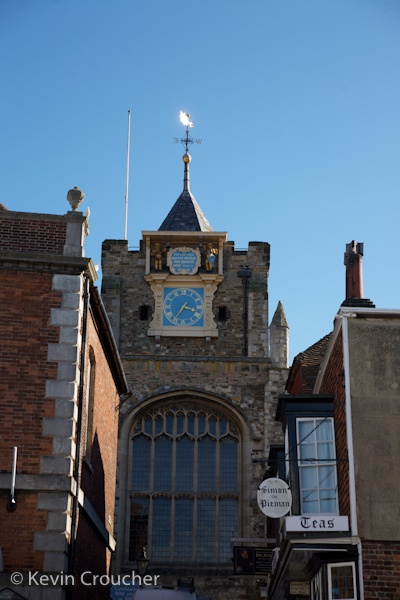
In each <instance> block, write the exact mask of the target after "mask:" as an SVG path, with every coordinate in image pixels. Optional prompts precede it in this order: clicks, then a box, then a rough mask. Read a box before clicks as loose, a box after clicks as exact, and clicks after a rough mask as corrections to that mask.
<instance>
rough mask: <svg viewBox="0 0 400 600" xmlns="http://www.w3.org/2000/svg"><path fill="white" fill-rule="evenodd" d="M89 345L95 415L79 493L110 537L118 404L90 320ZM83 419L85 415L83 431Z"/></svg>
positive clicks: (113, 503)
mask: <svg viewBox="0 0 400 600" xmlns="http://www.w3.org/2000/svg"><path fill="white" fill-rule="evenodd" d="M88 345H89V347H90V349H91V353H92V356H93V358H94V362H95V383H94V402H93V405H94V411H93V428H92V440H91V442H92V450H91V456H90V461H84V465H83V470H82V489H83V491H84V493H85V494H86V496H87V497H88V498H89V500H90V502H91V504H92V506H93V507H94V508H95V509H96V511H97V513H98V515H99V516H100V517H101V518H103V520H104V524H105V526H106V527H107V529H108V530H109V531H110V533H111V534H112V533H113V526H112V523H113V521H114V507H115V480H116V465H117V444H116V440H117V438H118V417H119V412H118V408H117V407H118V405H119V402H120V400H119V396H118V394H117V392H116V389H115V384H114V381H113V379H112V376H111V374H110V369H109V366H108V363H107V359H106V357H105V355H104V351H103V348H102V346H101V343H100V340H99V337H98V335H97V332H96V329H95V325H94V322H93V319H92V318H91V319H90V322H89V331H88ZM88 360H89V356H88ZM86 418H87V415H86V412H85V415H84V421H83V428H84V430H85V423H86ZM88 462H90V466H89V464H88ZM109 517H110V518H111V525H110V523H109Z"/></svg>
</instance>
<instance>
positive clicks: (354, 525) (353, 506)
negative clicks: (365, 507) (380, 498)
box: [339, 313, 364, 600]
mask: <svg viewBox="0 0 400 600" xmlns="http://www.w3.org/2000/svg"><path fill="white" fill-rule="evenodd" d="M339 315H340V316H341V317H342V332H343V366H344V386H345V394H346V432H347V450H348V457H349V493H350V521H351V535H352V536H353V537H358V522H357V496H356V478H355V467H354V446H353V423H352V413H351V387H350V355H349V329H348V318H349V317H353V316H354V313H350V314H347V315H346V314H343V313H342V314H340V313H339ZM357 549H358V578H359V583H360V600H364V579H363V565H362V544H361V540H360V539H359V541H358V542H357Z"/></svg>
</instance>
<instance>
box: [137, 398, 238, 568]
mask: <svg viewBox="0 0 400 600" xmlns="http://www.w3.org/2000/svg"><path fill="white" fill-rule="evenodd" d="M239 452H240V436H239V431H238V428H237V426H236V425H235V424H234V422H233V420H231V419H230V418H229V417H227V415H225V414H223V413H222V412H221V413H220V412H219V411H215V410H212V409H211V408H209V407H208V406H206V405H204V406H203V405H199V404H197V403H196V405H194V404H191V403H190V402H187V403H179V404H178V403H174V404H173V405H165V406H163V407H161V408H157V409H152V410H150V411H149V412H148V413H146V414H145V415H144V416H142V417H141V418H140V419H139V420H138V421H137V422H136V423H135V426H134V428H133V437H132V470H131V481H130V499H131V500H130V506H131V512H130V543H129V560H132V561H133V560H136V558H137V557H138V556H139V555H140V552H141V549H142V547H143V546H146V547H147V551H148V556H149V558H150V559H151V560H152V562H174V563H188V562H190V563H229V562H230V560H231V555H232V548H231V538H232V537H235V536H237V535H238V507H239V484H238V482H239Z"/></svg>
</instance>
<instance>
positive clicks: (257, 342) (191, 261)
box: [102, 115, 288, 600]
mask: <svg viewBox="0 0 400 600" xmlns="http://www.w3.org/2000/svg"><path fill="white" fill-rule="evenodd" d="M186 116H187V115H186ZM185 124H186V135H185V137H184V138H183V139H182V140H181V141H182V142H183V143H184V144H185V154H184V156H183V163H184V180H183V190H182V192H181V194H180V196H179V197H178V199H177V200H176V202H175V203H174V204H173V206H172V208H171V210H170V211H169V212H168V214H167V216H166V217H165V219H164V220H163V222H162V223H161V225H160V228H159V229H158V230H156V231H148V230H144V231H143V232H142V239H141V241H140V248H139V250H134V251H132V250H129V248H128V243H127V241H121V240H106V241H105V242H104V243H103V253H102V270H103V283H102V298H103V301H104V304H105V306H106V309H107V312H108V315H109V317H110V322H111V325H112V327H113V332H114V336H115V339H116V342H117V345H118V347H119V352H120V356H121V359H122V362H123V366H124V370H125V373H126V378H127V380H128V382H129V384H130V387H131V390H132V394H131V396H130V397H129V398H128V399H127V400H125V401H124V402H123V403H122V404H121V406H120V429H119V455H118V475H117V486H118V491H117V509H116V510H117V512H116V520H115V535H116V538H117V550H116V560H115V572H116V573H124V572H131V571H132V570H133V569H135V566H136V561H137V559H138V558H139V556H140V555H141V552H142V549H143V547H145V548H146V552H147V557H148V559H149V561H150V565H149V570H148V572H149V573H150V574H157V575H159V576H160V578H161V579H160V581H161V582H162V583H164V584H176V581H177V580H178V579H179V578H180V579H182V578H183V579H187V578H188V577H189V578H193V579H194V584H195V587H196V590H197V593H198V596H199V595H200V592H201V593H202V594H203V596H204V597H207V598H210V599H214V598H218V599H219V600H225V599H226V600H231V599H232V597H240V594H244V595H245V597H246V598H259V597H260V590H259V589H257V580H260V579H261V580H262V581H264V580H266V579H267V577H268V572H269V568H270V555H271V549H272V548H273V547H275V539H274V537H273V536H274V531H273V529H272V528H271V523H269V522H268V523H267V519H266V517H265V516H264V515H263V513H262V512H261V511H260V509H259V508H258V505H257V489H258V486H259V484H260V483H261V481H262V480H263V478H264V475H265V472H266V469H267V468H268V465H267V463H268V457H269V452H270V447H271V446H272V445H273V446H276V445H279V444H281V443H282V440H281V432H280V430H279V427H278V426H277V425H276V423H275V409H276V403H277V397H278V394H279V393H282V392H283V391H284V387H285V381H286V376H287V364H288V357H287V348H288V333H287V332H288V327H287V323H286V319H285V318H284V312H283V307H282V306H281V305H280V307H279V315H280V318H279V319H278V318H276V319H275V320H274V323H273V324H272V325H273V330H271V331H273V342H274V346H273V352H272V353H270V349H269V345H270V344H269V318H268V273H269V266H270V246H269V244H268V243H266V242H257V241H253V242H249V244H248V248H247V249H246V250H236V249H235V244H234V242H232V241H228V238H227V234H226V232H224V231H214V229H213V228H212V227H211V225H210V223H209V222H208V220H207V218H206V217H205V215H204V213H203V212H202V210H201V208H200V206H199V204H198V203H197V201H196V200H195V198H194V196H193V194H192V192H191V189H190V162H191V157H190V155H189V152H188V150H189V146H190V144H191V143H192V142H193V139H192V138H191V136H190V134H189V126H190V125H191V123H190V122H189V121H187V122H186V123H185ZM166 212H167V211H166ZM279 328H281V331H280V329H279ZM280 340H281V342H280ZM279 344H281V347H280V346H279ZM285 353H286V355H285ZM244 550H246V551H247V556H249V557H250V559H249V561H248V564H246V565H244V564H243V561H241V560H240V556H241V555H242V554H243V551H244ZM234 590H235V591H234Z"/></svg>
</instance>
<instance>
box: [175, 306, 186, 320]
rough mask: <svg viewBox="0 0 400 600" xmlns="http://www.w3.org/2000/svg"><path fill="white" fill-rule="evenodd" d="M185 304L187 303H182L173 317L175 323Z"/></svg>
mask: <svg viewBox="0 0 400 600" xmlns="http://www.w3.org/2000/svg"><path fill="white" fill-rule="evenodd" d="M186 304H187V302H184V303H183V304H182V306H181V307H180V309H179V310H178V312H177V313H176V315H175V316H174V321H176V319H177V318H178V317H179V315H180V314H181V312H182V311H183V310H184V309H185V308H186Z"/></svg>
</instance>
